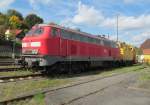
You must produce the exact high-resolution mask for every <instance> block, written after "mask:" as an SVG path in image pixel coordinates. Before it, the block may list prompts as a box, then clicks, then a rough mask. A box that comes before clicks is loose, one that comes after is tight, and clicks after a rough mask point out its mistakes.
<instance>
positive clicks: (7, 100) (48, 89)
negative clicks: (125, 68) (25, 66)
mask: <svg viewBox="0 0 150 105" xmlns="http://www.w3.org/2000/svg"><path fill="white" fill-rule="evenodd" d="M140 69H143V68H137V69H135V70H134V71H136V70H140ZM124 73H127V72H121V73H117V74H112V75H107V76H102V77H98V78H94V79H91V80H87V81H82V82H75V83H71V84H68V85H64V86H60V87H56V88H53V89H51V88H45V89H42V90H40V91H33V92H30V93H29V94H24V95H22V96H16V97H14V98H11V99H6V100H2V101H0V104H2V105H8V104H9V103H11V102H15V101H20V100H24V99H28V98H32V97H33V96H35V95H36V94H39V93H42V94H45V93H47V92H53V91H57V90H61V89H65V88H69V87H74V86H79V85H82V84H86V83H90V82H94V81H98V80H101V79H104V78H108V77H113V76H117V75H121V74H124ZM105 88H107V87H105ZM105 88H103V89H100V90H98V91H95V92H93V93H90V94H94V93H97V92H99V91H102V90H104V89H105ZM85 97H86V96H85ZM79 98H82V97H79ZM74 100H76V99H74ZM74 100H72V101H74ZM69 103H70V102H69ZM65 104H67V103H64V104H63V105H65Z"/></svg>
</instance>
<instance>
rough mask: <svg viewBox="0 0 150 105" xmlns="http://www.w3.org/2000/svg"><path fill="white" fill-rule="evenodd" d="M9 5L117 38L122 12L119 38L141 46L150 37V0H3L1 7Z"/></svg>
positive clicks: (5, 7) (12, 7)
mask: <svg viewBox="0 0 150 105" xmlns="http://www.w3.org/2000/svg"><path fill="white" fill-rule="evenodd" d="M8 9H16V10H17V11H19V12H21V13H22V14H23V16H26V15H27V14H29V13H36V14H37V15H39V16H40V17H42V18H43V19H44V21H45V23H49V22H55V23H57V24H61V25H64V26H66V27H71V28H80V29H81V30H82V31H84V32H88V33H91V34H95V35H96V34H109V35H110V38H111V39H114V40H116V17H117V15H118V16H119V18H118V21H119V24H118V25H119V40H121V41H125V42H128V43H130V44H134V45H136V46H139V45H140V44H141V43H142V42H143V41H144V40H145V39H147V38H150V0H0V11H1V12H6V11H7V10H8Z"/></svg>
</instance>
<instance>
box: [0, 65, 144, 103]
mask: <svg viewBox="0 0 150 105" xmlns="http://www.w3.org/2000/svg"><path fill="white" fill-rule="evenodd" d="M142 68H144V67H143V65H135V66H130V67H122V68H116V69H111V70H107V71H106V70H105V71H104V70H103V72H101V71H90V72H86V73H82V74H75V75H69V76H68V75H66V76H65V75H62V76H58V77H57V76H54V77H51V78H46V79H42V80H38V81H35V80H28V81H23V82H17V83H16V82H11V83H6V84H0V100H4V99H8V98H12V97H14V96H17V95H21V94H24V93H27V92H29V93H30V92H32V91H34V90H41V89H43V88H50V87H56V86H60V85H65V84H68V83H71V82H74V81H75V80H76V81H77V82H78V81H80V80H77V79H76V77H79V76H81V77H83V76H88V75H92V76H102V77H103V76H111V75H113V74H119V73H127V72H134V71H138V70H140V69H142ZM92 76H90V77H91V78H92ZM72 78H73V79H72ZM38 97H42V98H41V99H42V100H40V98H38ZM38 100H39V101H38ZM24 101H26V100H24ZM24 101H21V102H24ZM27 101H29V102H31V103H32V102H34V103H36V102H38V103H40V102H41V103H43V96H42V95H37V96H35V97H34V98H33V99H32V100H27ZM14 105H24V104H14ZM27 105H30V104H27ZM31 105H38V104H31ZM39 105H44V104H39Z"/></svg>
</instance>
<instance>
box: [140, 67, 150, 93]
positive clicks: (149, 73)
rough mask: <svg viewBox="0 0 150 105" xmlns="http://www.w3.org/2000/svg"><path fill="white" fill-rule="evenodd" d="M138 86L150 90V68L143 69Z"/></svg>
mask: <svg viewBox="0 0 150 105" xmlns="http://www.w3.org/2000/svg"><path fill="white" fill-rule="evenodd" d="M137 83H138V87H140V88H145V89H148V90H150V68H149V67H148V69H147V70H144V71H142V73H141V74H140V76H139V79H138V82H137Z"/></svg>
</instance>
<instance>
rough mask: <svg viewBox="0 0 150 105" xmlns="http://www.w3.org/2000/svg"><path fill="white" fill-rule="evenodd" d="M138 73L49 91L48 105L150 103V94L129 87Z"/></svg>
mask: <svg viewBox="0 0 150 105" xmlns="http://www.w3.org/2000/svg"><path fill="white" fill-rule="evenodd" d="M138 75H139V72H130V73H125V74H121V75H117V76H112V77H108V78H104V79H100V80H96V81H93V82H89V83H85V84H81V85H78V86H74V87H69V88H65V89H60V90H58V91H55V92H49V93H47V94H46V99H45V100H46V105H68V104H70V105H150V100H149V99H150V95H149V94H147V93H142V94H141V92H137V91H133V90H131V89H128V87H129V86H130V85H131V84H132V83H133V82H134V81H135V80H136V79H137V77H138ZM86 79H87V78H86ZM144 96H145V97H144ZM141 97H142V98H141ZM148 103H149V104H148Z"/></svg>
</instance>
